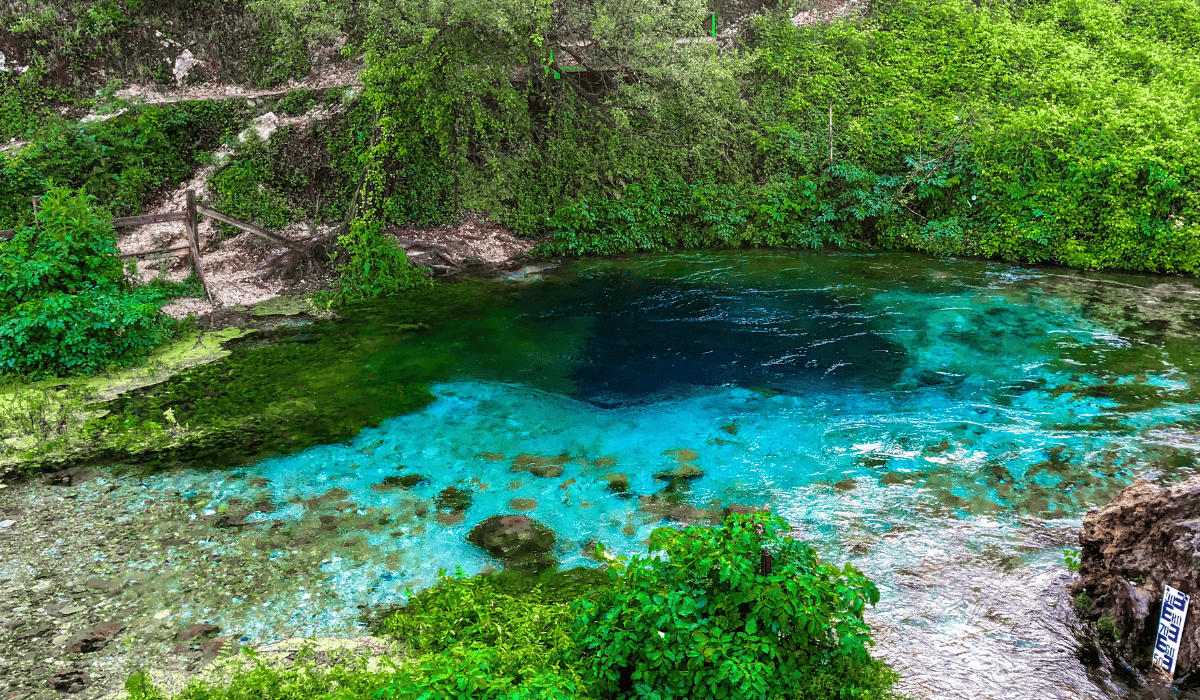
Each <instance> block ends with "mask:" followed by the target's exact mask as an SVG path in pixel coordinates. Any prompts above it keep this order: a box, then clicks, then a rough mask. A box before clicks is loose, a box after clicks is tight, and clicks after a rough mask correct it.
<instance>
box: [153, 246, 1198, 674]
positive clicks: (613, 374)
mask: <svg viewBox="0 0 1200 700" xmlns="http://www.w3.org/2000/svg"><path fill="white" fill-rule="evenodd" d="M464 290H465V291H464ZM452 293H453V294H457V295H460V296H462V297H463V299H467V301H461V302H456V303H455V304H453V305H450V306H449V307H445V306H442V307H438V308H437V311H436V313H435V312H434V311H430V312H429V314H428V318H426V319H424V321H422V322H420V323H414V314H415V315H416V316H420V312H414V311H413V309H412V306H411V302H407V303H408V305H407V306H404V307H403V313H401V311H400V306H399V304H400V302H396V303H391V302H389V303H387V304H379V305H376V306H373V307H367V308H363V309H359V310H357V311H355V312H352V313H350V314H348V315H347V320H346V321H345V322H343V323H341V324H331V325H328V326H313V327H310V328H305V329H302V331H303V332H302V333H297V334H294V335H291V336H285V337H281V338H279V340H278V342H280V343H283V342H289V343H296V342H299V343H303V344H307V345H310V346H311V347H313V348H314V352H316V351H317V350H318V349H319V348H323V347H327V346H331V345H330V344H335V345H336V346H337V347H339V348H342V349H343V351H342V353H341V355H340V357H342V358H344V360H345V361H344V362H343V363H342V364H340V365H336V366H334V367H333V369H330V370H329V373H332V374H331V376H327V377H326V381H328V382H330V384H331V385H336V386H337V387H338V391H354V392H360V394H361V398H360V400H359V401H358V403H356V404H355V405H356V406H358V407H360V408H361V409H362V414H363V418H362V423H363V424H366V425H367V427H365V428H363V429H362V430H361V431H359V432H357V434H354V435H353V436H352V437H350V438H349V439H347V440H346V441H344V442H337V443H332V444H316V445H313V446H311V447H307V448H306V449H302V450H299V451H295V452H291V453H289V454H280V455H276V456H271V457H268V458H265V459H261V460H259V461H256V462H253V463H251V464H248V465H245V466H240V467H237V468H236V469H233V470H227V471H220V472H198V471H193V470H185V471H176V472H173V473H169V474H162V475H159V476H156V477H151V478H148V479H146V480H145V481H144V485H145V488H147V489H148V490H151V491H160V492H178V493H179V494H180V497H181V498H192V499H197V500H198V501H204V502H205V504H204V506H203V508H205V509H208V510H207V511H205V512H208V513H210V514H211V513H212V512H214V510H218V509H220V507H221V506H222V505H223V504H228V503H230V502H231V499H242V500H243V501H251V502H253V501H254V500H261V499H268V500H270V501H273V502H274V503H275V504H278V505H279V507H278V508H277V509H275V510H274V511H272V512H257V513H254V514H252V515H251V516H249V518H247V519H248V520H251V521H253V520H274V521H279V522H280V523H283V524H284V525H283V526H282V527H279V528H276V529H275V530H271V531H270V532H271V533H276V534H275V535H274V536H275V537H277V538H279V542H280V544H279V547H278V549H276V550H275V551H273V552H272V553H271V554H270V556H272V557H276V556H283V557H286V556H289V553H288V552H289V550H288V548H289V547H290V546H295V547H299V548H303V547H311V546H312V542H313V541H314V539H315V540H320V541H321V542H322V546H323V547H325V548H326V549H328V551H329V555H328V556H327V557H326V558H325V559H324V560H322V562H321V568H322V571H323V572H324V574H325V576H326V577H327V580H328V583H327V584H326V585H329V586H332V587H334V588H335V590H337V591H338V594H339V596H340V597H339V598H338V603H339V604H334V603H333V602H331V601H326V602H324V603H323V604H322V606H321V608H320V609H319V610H318V609H316V608H315V607H314V606H309V605H308V604H307V603H306V602H305V601H307V600H308V598H307V593H305V592H303V591H301V590H299V589H296V590H294V591H288V590H284V589H281V591H280V593H279V596H280V600H279V601H278V602H277V603H275V605H274V606H273V607H272V608H270V609H269V610H268V609H263V608H258V607H256V608H254V609H253V611H251V612H246V611H242V612H241V613H240V615H241V619H242V620H246V619H250V620H251V621H252V622H250V623H247V622H244V621H243V622H240V623H239V629H243V630H247V634H248V635H249V638H254V639H255V640H256V641H266V640H267V639H269V638H271V637H272V636H283V635H285V634H287V633H296V632H298V633H301V634H319V633H329V632H331V631H336V630H337V629H338V627H339V625H341V624H344V619H345V612H346V611H347V610H351V609H352V606H355V605H358V606H361V605H380V604H387V603H392V602H397V601H399V600H402V599H403V591H404V589H406V588H413V589H417V588H422V587H425V586H428V585H430V584H431V583H433V582H434V581H435V580H436V576H437V572H438V571H439V570H440V569H453V568H454V567H456V566H461V567H462V568H464V569H465V570H466V571H467V572H469V573H474V572H478V571H481V570H483V569H484V568H486V567H488V566H494V565H495V562H493V561H490V560H489V558H488V557H487V556H486V555H485V554H483V553H482V552H481V551H479V550H477V549H476V548H475V547H473V546H472V545H470V544H468V543H467V542H466V541H465V536H466V533H467V532H468V531H469V530H470V528H471V527H472V526H474V525H475V524H477V523H478V522H480V521H481V520H483V519H485V518H487V517H489V516H491V515H494V514H497V513H508V512H516V511H520V512H525V513H527V514H529V515H531V516H532V517H535V518H537V519H538V520H540V521H542V522H543V523H545V524H547V525H548V526H550V527H552V528H553V529H554V530H555V532H556V533H557V535H558V543H557V547H556V552H555V553H556V555H557V556H558V557H559V559H560V560H561V562H562V564H563V565H564V566H574V565H586V564H592V563H593V562H592V560H591V559H589V558H588V556H587V553H588V552H589V551H590V549H591V545H593V544H594V543H596V542H600V543H603V545H604V546H605V547H606V548H607V549H608V550H609V551H610V552H613V553H617V554H632V553H636V552H639V551H643V550H644V546H645V545H644V542H645V540H646V538H647V537H648V535H649V533H650V532H651V531H652V530H653V529H654V528H656V527H660V526H662V525H663V524H668V523H671V522H676V523H678V522H690V521H695V520H702V519H705V518H708V517H711V514H712V513H718V512H719V511H720V509H721V507H723V506H726V505H729V504H731V503H741V504H748V505H753V506H769V507H770V508H771V510H772V511H773V512H775V513H778V514H780V515H782V516H783V517H785V518H786V519H787V520H788V521H789V522H790V523H791V524H792V526H793V527H794V528H795V530H796V532H797V534H798V535H799V536H801V537H804V538H805V539H807V540H809V541H811V542H812V543H813V544H814V545H815V546H817V547H818V549H819V550H820V551H821V552H822V554H823V555H824V556H826V557H828V558H830V559H833V560H836V561H843V560H846V561H851V562H853V563H854V564H855V565H857V566H859V567H860V568H862V569H863V570H864V571H866V572H867V573H868V574H869V575H871V576H872V577H873V578H874V579H875V580H876V581H877V582H878V583H879V585H880V589H881V591H882V592H883V599H882V601H881V603H880V605H879V606H878V607H877V608H876V609H875V611H873V613H872V614H871V618H870V619H871V622H872V625H873V627H874V628H875V630H876V634H877V638H878V640H879V642H880V644H879V646H878V647H877V650H876V652H877V653H878V654H880V655H881V656H883V657H884V658H886V659H887V660H889V661H890V662H891V663H893V664H894V665H895V666H896V667H897V669H898V670H900V671H901V672H902V673H903V674H904V676H905V678H904V680H903V681H902V684H901V688H902V689H903V690H906V691H907V692H910V693H912V694H913V695H914V696H916V697H922V698H1051V697H1062V698H1117V697H1126V696H1127V695H1128V693H1127V691H1126V690H1125V689H1124V685H1123V683H1122V681H1121V680H1120V678H1119V676H1118V677H1117V678H1114V677H1113V675H1112V672H1111V669H1109V668H1108V667H1107V666H1105V665H1104V664H1100V665H1098V666H1095V667H1090V666H1088V665H1086V664H1084V663H1083V662H1082V661H1081V660H1080V658H1081V657H1084V656H1086V654H1084V653H1083V652H1081V651H1080V650H1079V648H1078V647H1079V645H1078V643H1077V642H1076V641H1075V639H1074V637H1073V635H1072V631H1073V630H1074V628H1075V626H1076V622H1075V620H1074V617H1073V615H1072V614H1071V612H1070V609H1069V604H1070V601H1069V599H1068V597H1067V596H1066V594H1065V593H1064V591H1063V587H1064V584H1067V583H1069V582H1070V580H1071V579H1070V574H1069V572H1068V571H1067V570H1066V569H1065V567H1064V566H1063V558H1062V549H1063V548H1064V547H1068V546H1072V543H1073V542H1074V541H1075V529H1076V528H1077V527H1078V526H1079V522H1080V518H1081V516H1082V514H1083V513H1084V512H1085V511H1086V509H1087V508H1088V507H1089V506H1091V505H1096V504H1101V503H1104V502H1106V501H1107V500H1108V499H1109V498H1111V497H1112V495H1114V494H1115V493H1116V492H1117V491H1118V490H1119V489H1120V488H1122V487H1123V486H1125V485H1127V484H1128V483H1130V482H1131V481H1132V480H1133V479H1134V478H1136V477H1137V476H1139V475H1142V474H1145V473H1147V472H1149V473H1151V474H1152V476H1154V477H1155V478H1158V479H1160V480H1162V481H1164V482H1172V481H1175V480H1178V479H1180V478H1183V477H1185V476H1187V475H1190V474H1192V473H1194V469H1195V448H1196V440H1195V435H1196V426H1197V425H1198V424H1197V423H1196V422H1195V421H1196V417H1197V413H1198V411H1200V396H1197V395H1195V389H1194V387H1196V385H1197V382H1196V381H1195V380H1196V378H1197V372H1200V367H1198V366H1197V359H1198V353H1200V351H1198V350H1197V348H1200V346H1198V345H1197V344H1196V340H1197V338H1196V336H1197V335H1200V323H1198V322H1197V319H1200V287H1197V286H1196V285H1193V284H1192V283H1190V282H1186V281H1178V280H1163V279H1156V278H1145V277H1133V276H1117V275H1081V274H1063V273H1062V272H1061V271H1052V270H1036V269H1025V268H1017V267H1013V266H1008V265H1002V264H992V263H979V262H963V261H945V260H935V259H930V258H925V257H918V256H908V255H877V256H875V255H849V254H829V253H793V252H789V253H778V252H734V253H692V254H673V255H659V256H645V257H633V258H628V259H620V260H601V261H584V262H580V263H576V264H573V265H571V266H568V267H566V268H564V269H561V270H552V271H548V272H545V273H542V274H541V275H539V276H535V277H533V278H530V277H522V278H521V281H512V282H498V283H481V284H477V285H475V286H474V287H464V288H460V289H458V290H455V291H453V292H452ZM432 308H433V307H431V309H432ZM447 308H449V309H450V310H451V311H452V313H449V312H447V311H446V309H447ZM297 338H299V340H297ZM276 347H277V346H276ZM270 349H271V347H270V344H268V343H263V342H261V341H256V342H255V343H249V344H246V345H244V346H243V347H242V348H241V349H240V350H239V351H238V354H237V357H240V358H241V361H242V362H243V365H241V366H244V365H245V364H246V363H247V362H249V364H253V358H254V353H256V352H265V351H269V350H270ZM345 358H349V359H345ZM236 360H237V358H236V357H235V358H234V360H232V361H231V362H233V361H236ZM231 366H233V365H231ZM348 368H352V369H348ZM339 372H340V373H341V374H338V373H339ZM230 374H231V375H232V374H233V370H231V372H230ZM261 381H262V382H267V383H269V382H278V383H281V384H282V383H286V382H290V381H294V379H293V378H289V377H286V376H283V375H279V376H276V377H274V378H273V375H271V374H270V373H268V374H267V375H266V376H265V377H264V378H263V379H261ZM414 383H424V384H425V385H427V386H428V388H429V391H430V392H431V394H432V397H433V399H432V401H431V402H429V403H427V404H426V405H424V406H423V407H422V408H420V409H418V410H414V411H410V412H407V413H403V414H401V415H393V413H395V412H396V411H398V410H401V409H400V408H398V407H399V406H401V405H403V406H404V408H410V407H409V406H408V405H407V404H404V402H403V401H396V400H394V397H392V396H390V395H389V394H388V392H389V391H390V390H391V389H390V387H400V388H401V390H402V389H404V388H405V387H409V389H408V390H409V394H410V395H411V393H412V391H411V387H412V386H414ZM347 387H349V388H347ZM297 388H298V389H299V387H297ZM355 396H359V394H355ZM311 400H313V401H316V402H320V401H321V397H320V396H319V395H318V396H312V397H311ZM389 415H390V416H392V417H386V416H389ZM296 430H297V431H298V430H300V428H299V427H297V428H296ZM316 434H317V433H314V435H316ZM322 434H324V433H322ZM316 439H320V438H311V437H310V439H308V441H307V442H310V443H311V442H312V441H313V440H316ZM301 442H304V441H301ZM685 463H686V464H692V465H694V466H696V467H699V468H700V469H701V470H702V471H703V476H702V477H700V478H698V479H695V480H694V481H692V482H690V483H689V484H683V483H678V482H677V483H675V484H674V485H673V486H667V482H665V481H663V480H657V479H655V476H654V475H655V474H656V473H659V472H662V471H664V470H669V469H672V468H675V467H677V466H679V465H680V464H685ZM536 472H541V473H545V474H549V476H537V475H536ZM404 474H420V475H422V476H423V477H424V478H425V481H424V482H423V483H421V484H419V485H417V486H415V487H413V488H411V489H404V488H399V487H396V486H394V485H389V484H385V483H384V479H385V478H387V477H389V476H397V475H404ZM616 475H624V476H625V477H626V478H627V480H628V484H629V491H628V492H627V493H624V494H620V493H614V492H612V491H611V490H610V489H609V483H610V481H612V480H613V479H615V478H618V477H617V476H616ZM248 484H249V486H248ZM448 486H455V487H456V488H458V489H460V490H463V491H468V492H470V505H469V507H467V508H466V509H465V510H464V511H462V512H461V514H459V512H458V511H456V510H454V509H453V508H451V507H449V506H448V505H447V507H442V508H440V509H439V507H438V506H439V501H438V500H437V495H438V494H439V492H441V491H442V490H443V489H445V488H446V487H448ZM664 487H666V488H664ZM442 504H443V505H446V504H445V501H442ZM318 519H319V521H320V526H316V525H315V523H316V522H317V521H318ZM289 537H290V538H292V539H291V540H289V539H288V538H289ZM289 542H291V543H292V544H289ZM297 542H298V543H299V544H296V543H297ZM292 553H293V554H294V553H295V550H292ZM302 594H303V595H304V596H305V597H303V598H302V597H301V595H302ZM339 605H340V607H339ZM246 616H249V618H247V617H246ZM254 620H256V621H257V625H256V624H255V623H254V622H253V621H254Z"/></svg>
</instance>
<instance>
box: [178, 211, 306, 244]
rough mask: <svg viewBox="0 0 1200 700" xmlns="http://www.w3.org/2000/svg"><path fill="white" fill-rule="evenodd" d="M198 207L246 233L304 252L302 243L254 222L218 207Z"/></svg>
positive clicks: (205, 213) (206, 213)
mask: <svg viewBox="0 0 1200 700" xmlns="http://www.w3.org/2000/svg"><path fill="white" fill-rule="evenodd" d="M196 209H197V211H199V212H200V213H201V214H203V215H205V216H210V217H212V218H214V219H216V220H217V221H220V222H221V223H225V224H229V225H230V226H236V227H237V228H240V229H241V230H243V231H245V232H246V233H252V234H254V235H255V236H258V237H259V238H265V239H266V240H268V241H271V242H272V243H275V244H277V245H285V246H287V247H289V248H291V249H292V250H296V251H299V252H304V246H302V245H300V244H299V243H293V242H292V241H289V240H288V239H286V238H283V237H282V236H276V235H275V234H273V233H270V232H268V231H266V230H265V229H261V228H259V227H257V226H255V225H254V224H248V223H246V222H245V221H241V220H240V219H235V218H233V217H232V216H229V215H228V214H222V213H221V212H219V211H217V210H216V209H210V208H208V207H206V206H204V205H203V204H197V205H196Z"/></svg>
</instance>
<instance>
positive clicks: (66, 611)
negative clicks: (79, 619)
mask: <svg viewBox="0 0 1200 700" xmlns="http://www.w3.org/2000/svg"><path fill="white" fill-rule="evenodd" d="M84 610H87V608H85V607H84V606H82V605H68V606H67V607H65V608H63V609H62V610H59V611H58V614H59V615H74V614H75V613H77V612H83V611H84Z"/></svg>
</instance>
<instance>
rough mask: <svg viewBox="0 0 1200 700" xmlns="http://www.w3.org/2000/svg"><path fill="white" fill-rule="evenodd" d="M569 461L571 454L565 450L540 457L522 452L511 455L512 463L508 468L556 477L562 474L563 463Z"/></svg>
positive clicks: (551, 477) (550, 477) (541, 475)
mask: <svg viewBox="0 0 1200 700" xmlns="http://www.w3.org/2000/svg"><path fill="white" fill-rule="evenodd" d="M569 461H571V456H570V455H569V454H567V453H566V452H563V453H562V454H559V455H555V456H553V457H542V456H539V455H531V454H528V453H525V452H522V453H521V454H519V455H517V456H516V457H513V463H512V466H511V467H509V469H511V470H512V471H514V472H529V473H530V474H533V475H534V476H540V477H543V478H547V479H556V478H558V477H560V476H562V473H563V465H564V464H566V463H567V462H569Z"/></svg>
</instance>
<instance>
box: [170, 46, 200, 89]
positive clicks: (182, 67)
mask: <svg viewBox="0 0 1200 700" xmlns="http://www.w3.org/2000/svg"><path fill="white" fill-rule="evenodd" d="M198 63H200V61H199V60H197V59H196V57H195V56H193V55H192V52H191V51H190V50H188V49H184V50H183V53H181V54H179V55H178V56H176V57H175V67H174V68H173V69H172V70H171V72H172V73H174V74H175V83H176V84H178V85H182V84H183V79H184V78H186V77H187V74H188V73H190V72H191V70H192V68H195V67H196V64H198Z"/></svg>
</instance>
